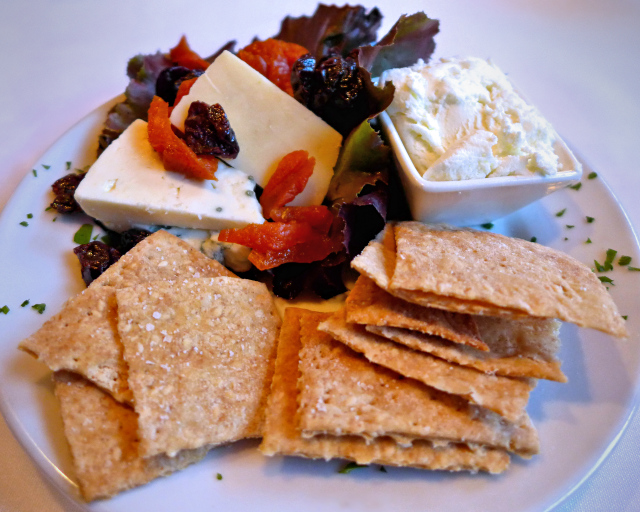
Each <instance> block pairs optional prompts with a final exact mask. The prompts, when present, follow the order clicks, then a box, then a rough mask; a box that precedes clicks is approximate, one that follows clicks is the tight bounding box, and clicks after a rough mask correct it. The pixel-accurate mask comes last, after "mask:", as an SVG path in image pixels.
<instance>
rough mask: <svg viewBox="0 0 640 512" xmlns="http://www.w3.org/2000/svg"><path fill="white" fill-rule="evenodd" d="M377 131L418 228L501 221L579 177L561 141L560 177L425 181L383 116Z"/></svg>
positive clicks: (557, 150)
mask: <svg viewBox="0 0 640 512" xmlns="http://www.w3.org/2000/svg"><path fill="white" fill-rule="evenodd" d="M380 122H381V123H382V129H383V131H384V133H385V135H386V137H387V140H388V143H389V144H390V146H391V149H392V151H393V155H394V159H395V161H396V164H397V167H398V172H399V174H400V179H401V181H402V186H403V187H404V191H405V194H406V195H407V201H408V202H409V208H410V210H411V215H412V217H413V218H414V219H415V220H419V221H421V222H445V223H448V224H454V225H458V226H475V225H479V224H484V223H486V222H491V221H493V220H496V219H498V218H500V217H504V216H505V215H508V214H509V213H512V212H514V211H516V210H519V209H520V208H522V207H524V206H526V205H528V204H529V203H532V202H534V201H537V200H538V199H540V198H542V197H544V196H546V195H547V194H550V193H552V192H555V191H556V190H559V189H561V188H564V187H567V186H569V185H572V184H574V183H576V182H578V181H580V178H581V177H582V165H581V164H580V163H579V162H578V160H577V159H576V158H575V156H574V155H573V153H572V152H571V150H570V149H569V148H568V147H567V145H566V144H565V143H564V141H562V140H560V141H559V142H558V143H556V146H555V147H554V151H555V153H556V154H557V155H558V158H559V159H560V163H561V164H562V166H563V169H564V170H563V171H561V172H559V173H558V174H555V175H553V176H503V177H498V178H480V179H473V180H462V181H427V180H425V179H423V178H422V176H420V174H419V173H418V171H417V170H416V167H415V165H414V164H413V162H412V161H411V157H409V154H408V153H407V150H406V149H405V147H404V144H403V143H402V140H401V139H400V135H398V131H397V130H396V127H395V125H394V124H393V121H392V120H391V118H390V117H389V115H388V114H387V113H386V112H383V113H382V114H380Z"/></svg>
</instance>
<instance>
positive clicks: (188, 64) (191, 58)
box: [169, 36, 209, 70]
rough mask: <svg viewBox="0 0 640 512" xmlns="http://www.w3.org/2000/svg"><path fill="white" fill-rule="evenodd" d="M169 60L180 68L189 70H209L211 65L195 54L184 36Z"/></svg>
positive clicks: (172, 51)
mask: <svg viewBox="0 0 640 512" xmlns="http://www.w3.org/2000/svg"><path fill="white" fill-rule="evenodd" d="M169 58H170V59H171V61H172V62H175V63H176V64H177V65H178V66H184V67H185V68H189V69H203V70H204V69H207V68H208V67H209V63H208V62H207V61H206V60H204V59H203V58H202V57H200V55H198V54H197V53H196V52H194V51H193V50H192V49H191V48H190V47H189V43H187V38H186V37H185V36H182V37H181V38H180V42H179V43H178V44H177V45H176V46H175V47H173V48H171V50H170V51H169Z"/></svg>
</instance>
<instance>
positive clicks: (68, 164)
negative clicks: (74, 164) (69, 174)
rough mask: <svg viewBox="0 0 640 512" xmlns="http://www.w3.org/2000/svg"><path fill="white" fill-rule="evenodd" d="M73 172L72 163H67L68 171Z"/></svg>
mask: <svg viewBox="0 0 640 512" xmlns="http://www.w3.org/2000/svg"><path fill="white" fill-rule="evenodd" d="M69 170H71V162H67V171H69Z"/></svg>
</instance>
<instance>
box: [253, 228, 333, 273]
mask: <svg viewBox="0 0 640 512" xmlns="http://www.w3.org/2000/svg"><path fill="white" fill-rule="evenodd" d="M341 249H342V241H340V240H335V239H333V238H330V237H328V236H321V235H318V236H316V237H315V238H314V239H313V240H311V241H309V242H303V243H300V244H296V245H294V246H293V247H290V248H289V249H286V250H284V251H265V252H258V251H255V250H253V251H251V254H249V261H250V262H251V263H253V264H254V265H255V266H256V267H257V268H258V270H268V269H270V268H274V267H278V266H280V265H282V264H284V263H312V262H314V261H320V260H323V259H325V258H326V257H327V256H329V254H331V253H334V252H338V251H340V250H341Z"/></svg>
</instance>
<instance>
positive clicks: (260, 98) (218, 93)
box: [171, 51, 342, 206]
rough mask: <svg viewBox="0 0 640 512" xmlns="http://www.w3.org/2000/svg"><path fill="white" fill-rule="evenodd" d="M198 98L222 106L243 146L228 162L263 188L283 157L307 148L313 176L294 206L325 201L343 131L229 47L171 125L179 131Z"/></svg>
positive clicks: (178, 107) (179, 107)
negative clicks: (192, 104)
mask: <svg viewBox="0 0 640 512" xmlns="http://www.w3.org/2000/svg"><path fill="white" fill-rule="evenodd" d="M194 101H203V102H204V103H207V104H209V105H212V104H215V103H219V104H220V105H221V106H222V108H223V109H224V111H225V113H226V114H227V118H228V119H229V123H230V125H231V128H232V129H233V131H234V132H235V134H236V139H237V140H238V145H239V146H240V153H239V154H238V157H237V158H235V159H233V160H228V161H227V163H228V164H229V165H231V166H233V167H235V168H237V169H240V170H242V171H244V172H245V173H247V174H249V175H251V176H253V177H254V178H255V180H256V182H257V183H258V185H260V186H262V187H264V186H265V185H266V183H267V181H268V180H269V178H270V177H271V175H272V174H273V172H274V171H275V169H276V167H277V165H278V163H279V162H280V160H281V159H282V157H284V156H285V155H287V154H288V153H291V152H292V151H297V150H305V151H308V152H309V155H310V156H312V157H314V158H315V160H316V164H315V168H314V171H313V175H312V176H311V178H310V179H309V182H308V183H307V186H306V188H305V190H304V191H303V192H302V193H301V194H300V195H298V196H297V197H296V198H295V199H294V200H293V201H292V202H291V203H290V204H292V205H297V206H305V205H310V204H320V203H321V202H322V200H323V199H324V196H325V195H326V193H327V190H328V188H329V182H330V181H331V177H332V176H333V166H334V165H335V164H336V161H337V159H338V152H339V151H340V145H341V143H342V137H341V135H340V134H339V133H338V132H337V131H335V130H334V129H333V128H331V127H330V126H329V125H328V124H327V123H325V122H324V121H323V120H322V119H320V118H319V117H318V116H316V115H315V114H314V113H313V112H311V111H310V110H308V109H307V108H306V107H304V106H303V105H301V104H300V103H298V102H297V101H296V100H295V99H294V98H292V97H291V96H289V95H288V94H287V93H285V92H283V91H281V90H280V89H279V88H278V87H277V86H276V85H274V84H273V83H271V82H270V81H269V80H267V79H266V78H265V77H264V76H262V75H261V74H260V73H258V72H257V71H256V70H254V69H253V68H252V67H251V66H249V65H248V64H246V63H245V62H243V61H242V60H240V59H239V58H238V57H236V56H235V55H233V54H232V53H229V52H226V51H225V52H223V53H222V54H221V55H220V56H219V57H218V58H217V59H216V60H215V61H214V62H213V64H211V66H209V68H208V69H207V71H206V72H205V74H204V75H202V76H201V77H199V78H198V79H197V80H196V81H195V83H194V84H193V86H192V87H191V90H190V92H189V94H188V95H186V96H185V97H183V98H182V99H181V100H180V102H179V103H178V104H177V105H176V107H175V108H174V109H173V112H172V113H171V123H172V124H173V125H174V126H176V127H177V128H179V129H180V130H184V120H185V118H186V117H187V112H188V110H189V106H190V105H191V103H192V102H194Z"/></svg>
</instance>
